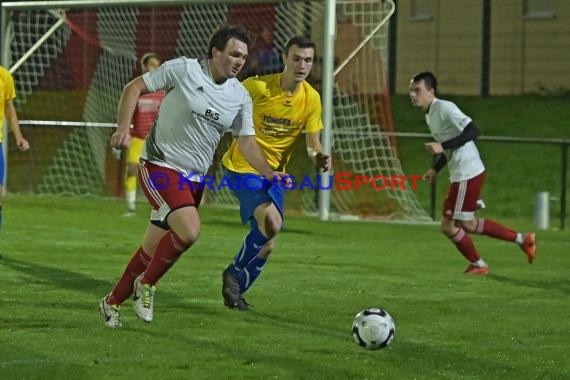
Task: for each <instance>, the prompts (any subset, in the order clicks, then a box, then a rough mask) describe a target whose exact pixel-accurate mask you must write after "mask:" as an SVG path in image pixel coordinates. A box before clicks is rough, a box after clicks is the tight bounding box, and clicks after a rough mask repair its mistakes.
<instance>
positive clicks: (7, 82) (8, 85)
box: [0, 67, 16, 102]
mask: <svg viewBox="0 0 570 380" xmlns="http://www.w3.org/2000/svg"><path fill="white" fill-rule="evenodd" d="M0 77H1V78H2V82H4V101H5V102H7V101H8V100H12V99H14V98H15V97H16V87H15V86H14V78H13V77H12V74H10V72H9V71H8V70H6V69H5V68H4V67H1V68H0Z"/></svg>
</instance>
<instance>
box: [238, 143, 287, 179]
mask: <svg viewBox="0 0 570 380" xmlns="http://www.w3.org/2000/svg"><path fill="white" fill-rule="evenodd" d="M237 144H238V147H239V150H240V151H241V152H242V154H243V157H244V158H245V159H246V161H247V162H249V164H250V165H251V166H253V168H254V169H255V170H257V171H258V172H259V173H261V175H262V176H264V177H265V178H266V179H267V180H268V181H273V179H274V177H277V179H278V180H279V179H280V178H281V177H283V176H285V175H286V174H285V173H281V172H274V171H273V169H272V168H271V166H269V164H268V163H267V160H266V159H265V156H264V154H263V152H262V151H261V148H260V147H259V145H258V144H257V141H256V140H255V136H238V137H237Z"/></svg>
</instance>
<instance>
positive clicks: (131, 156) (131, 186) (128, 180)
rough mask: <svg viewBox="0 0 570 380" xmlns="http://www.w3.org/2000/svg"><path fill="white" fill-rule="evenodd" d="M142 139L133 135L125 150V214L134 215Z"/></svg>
mask: <svg viewBox="0 0 570 380" xmlns="http://www.w3.org/2000/svg"><path fill="white" fill-rule="evenodd" d="M143 146H144V140H143V139H141V138H138V137H135V136H133V137H132V138H131V145H130V146H129V149H128V150H127V159H126V170H125V198H126V201H127V213H126V214H125V215H126V216H129V215H134V213H135V210H136V199H137V171H138V166H139V160H140V158H141V154H142V149H143Z"/></svg>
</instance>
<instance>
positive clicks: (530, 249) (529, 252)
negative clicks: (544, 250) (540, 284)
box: [521, 232, 536, 264]
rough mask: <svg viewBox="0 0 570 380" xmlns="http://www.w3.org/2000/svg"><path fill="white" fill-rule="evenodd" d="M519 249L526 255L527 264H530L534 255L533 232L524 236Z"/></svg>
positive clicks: (534, 235)
mask: <svg viewBox="0 0 570 380" xmlns="http://www.w3.org/2000/svg"><path fill="white" fill-rule="evenodd" d="M521 249H522V250H523V251H524V253H526V257H527V259H528V263H529V264H532V262H533V261H534V255H535V254H536V234H535V233H534V232H529V233H527V234H526V235H525V237H524V240H523V243H522V244H521Z"/></svg>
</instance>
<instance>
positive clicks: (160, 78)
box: [142, 57, 186, 92]
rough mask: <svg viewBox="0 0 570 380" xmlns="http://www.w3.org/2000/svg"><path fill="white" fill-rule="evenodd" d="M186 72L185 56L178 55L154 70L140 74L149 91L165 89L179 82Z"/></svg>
mask: <svg viewBox="0 0 570 380" xmlns="http://www.w3.org/2000/svg"><path fill="white" fill-rule="evenodd" d="M185 74H186V58H184V57H180V58H176V59H173V60H170V61H166V62H164V63H163V64H162V65H160V66H159V67H158V68H157V69H156V70H153V71H149V72H147V73H145V74H143V75H142V79H143V80H144V83H145V84H146V87H147V88H148V90H149V91H150V92H155V91H159V90H167V89H169V88H172V87H175V86H176V84H177V83H179V82H181V81H182V80H183V78H184V75H185Z"/></svg>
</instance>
